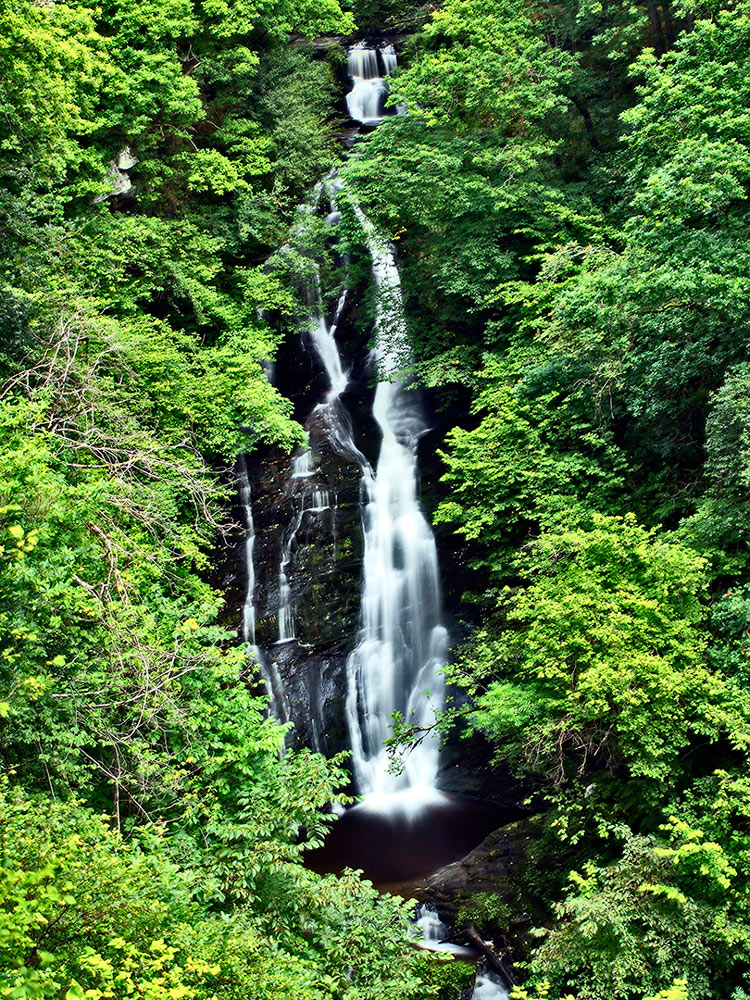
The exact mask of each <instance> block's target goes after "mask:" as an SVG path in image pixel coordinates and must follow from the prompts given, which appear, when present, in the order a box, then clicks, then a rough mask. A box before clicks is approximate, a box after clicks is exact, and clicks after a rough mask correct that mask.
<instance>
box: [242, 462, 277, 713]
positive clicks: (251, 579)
mask: <svg viewBox="0 0 750 1000" xmlns="http://www.w3.org/2000/svg"><path fill="white" fill-rule="evenodd" d="M238 480H239V494H240V505H241V507H242V510H243V513H244V515H245V572H246V574H247V583H246V588H245V602H244V604H243V606H242V640H243V642H244V643H245V648H246V650H247V654H248V658H249V659H250V660H252V661H253V662H254V663H255V664H256V665H257V667H258V670H259V671H260V675H261V678H262V679H263V684H264V686H265V688H266V693H267V695H268V703H269V710H270V712H271V714H272V715H273V717H274V718H276V719H278V720H279V722H288V721H289V704H288V702H287V699H286V695H285V692H284V683H283V681H282V679H281V675H280V674H279V671H278V668H277V667H276V665H275V664H274V663H271V664H269V663H268V661H267V659H266V657H265V656H264V655H263V650H262V649H260V647H259V646H257V645H256V643H255V618H256V611H255V560H254V559H253V553H254V549H255V523H254V520H253V504H252V488H251V486H250V478H249V476H248V470H247V462H246V461H243V462H242V464H241V465H240V468H239V473H238Z"/></svg>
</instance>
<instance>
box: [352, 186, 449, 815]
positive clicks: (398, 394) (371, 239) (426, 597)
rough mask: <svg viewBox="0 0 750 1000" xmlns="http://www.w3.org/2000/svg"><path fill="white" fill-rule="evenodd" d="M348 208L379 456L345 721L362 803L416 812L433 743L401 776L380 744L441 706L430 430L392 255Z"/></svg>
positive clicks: (442, 648)
mask: <svg viewBox="0 0 750 1000" xmlns="http://www.w3.org/2000/svg"><path fill="white" fill-rule="evenodd" d="M353 208H354V211H355V214H356V215H357V218H358V219H359V221H360V224H361V225H362V228H363V231H364V234H365V238H366V241H367V245H368V248H369V251H370V256H371V262H372V274H373V279H374V282H375V285H376V289H377V292H378V299H377V311H376V322H375V341H376V347H375V357H376V362H377V365H378V368H379V371H380V376H381V378H382V379H383V381H380V382H379V383H378V385H377V389H376V391H375V401H374V404H373V415H374V417H375V420H376V421H377V424H378V426H379V428H380V431H381V435H382V439H381V446H380V455H379V458H378V462H377V469H376V471H375V473H374V474H373V473H372V471H371V470H370V469H369V467H367V468H365V469H364V470H363V479H362V484H363V492H364V495H365V508H364V513H363V530H364V537H365V556H364V580H363V588H362V612H361V629H360V633H359V637H358V643H357V646H356V648H355V649H354V651H353V652H352V653H351V655H350V656H349V658H348V662H347V685H348V691H347V700H346V712H347V722H348V726H349V733H350V738H351V744H352V759H353V764H354V771H355V777H356V780H357V786H358V789H359V791H360V792H361V793H363V794H365V795H366V796H367V798H366V800H365V802H366V803H367V804H369V805H370V806H371V807H373V808H379V809H384V810H388V809H390V808H403V807H405V806H406V807H408V808H412V807H415V808H418V806H419V804H420V803H421V802H423V801H425V800H427V801H430V800H434V799H436V798H438V797H439V794H438V793H437V791H436V786H437V773H438V763H439V760H438V755H439V743H438V740H437V738H436V737H435V735H434V734H430V735H429V736H427V737H426V738H425V739H423V740H422V741H421V743H419V745H418V746H417V747H415V748H414V749H413V750H412V751H411V753H410V754H409V755H408V756H407V758H406V760H405V762H404V764H403V769H402V771H401V773H399V774H394V773H391V770H390V769H389V765H390V757H389V755H388V753H387V750H386V748H385V747H384V742H385V740H386V739H387V738H388V737H389V735H390V726H391V716H392V715H393V713H399V714H400V715H401V716H402V717H403V719H404V720H405V721H406V722H407V723H413V724H416V725H417V726H419V727H423V728H426V727H429V726H430V725H431V724H432V723H433V722H434V721H435V710H436V708H438V707H440V706H441V705H442V700H443V688H444V680H443V676H442V673H441V668H442V667H443V666H444V664H445V658H446V646H447V633H446V630H445V628H444V626H443V624H442V621H441V617H442V616H441V600H440V582H439V576H438V563H437V550H436V547H435V539H434V537H433V535H432V531H431V530H430V526H429V525H428V523H427V520H426V518H425V516H424V514H423V512H422V509H421V506H420V504H419V500H418V498H417V443H418V440H419V438H420V436H421V435H422V434H423V433H425V431H426V429H427V428H426V425H425V423H424V417H423V415H422V413H421V410H420V407H419V402H418V399H417V396H416V393H415V392H413V391H409V390H408V389H407V388H406V387H405V386H404V384H403V382H402V381H401V380H400V379H399V377H398V374H397V372H398V369H399V367H400V365H401V363H402V361H403V360H404V359H405V357H406V356H407V354H408V346H407V342H406V329H405V322H404V311H403V300H402V296H401V283H400V278H399V273H398V268H397V267H396V262H395V260H394V257H393V252H392V249H391V247H390V246H389V244H388V243H387V242H386V241H385V240H383V239H382V237H381V236H380V235H379V234H378V233H377V231H376V230H375V227H374V226H373V224H372V223H371V222H370V220H369V219H368V218H367V217H366V216H365V214H364V213H363V211H362V209H361V208H360V207H359V206H358V205H357V204H356V202H355V203H353ZM398 793H402V794H401V795H400V796H399V794H398ZM403 793H407V794H406V795H403ZM394 796H395V797H394Z"/></svg>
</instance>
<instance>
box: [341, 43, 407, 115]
mask: <svg viewBox="0 0 750 1000" xmlns="http://www.w3.org/2000/svg"><path fill="white" fill-rule="evenodd" d="M397 65H398V58H397V56H396V52H395V50H394V48H393V46H392V45H384V46H381V47H380V48H378V49H372V48H368V46H367V43H366V42H360V43H359V44H358V45H355V46H354V47H353V48H351V49H349V55H348V59H347V71H348V73H349V76H350V77H351V78H352V89H351V91H350V92H349V93H348V94H347V95H346V104H347V107H348V109H349V114H350V116H351V117H352V118H353V119H354V120H355V121H358V122H362V124H363V125H377V123H378V122H381V121H382V120H383V118H384V117H385V101H386V98H387V96H388V85H387V83H386V81H385V77H386V76H388V75H389V74H390V73H392V72H393V70H394V69H395V68H396V66H397Z"/></svg>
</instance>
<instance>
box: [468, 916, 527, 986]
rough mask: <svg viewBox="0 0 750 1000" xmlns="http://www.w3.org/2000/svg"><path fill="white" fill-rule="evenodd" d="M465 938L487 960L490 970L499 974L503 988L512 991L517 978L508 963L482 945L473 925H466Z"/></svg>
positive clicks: (487, 946)
mask: <svg viewBox="0 0 750 1000" xmlns="http://www.w3.org/2000/svg"><path fill="white" fill-rule="evenodd" d="M466 936H467V938H468V939H469V941H471V943H472V944H473V945H474V947H475V948H476V949H477V951H480V952H481V953H482V954H483V955H484V957H485V958H486V959H487V962H488V963H489V964H490V965H491V966H492V968H493V969H494V970H495V971H496V972H498V973H499V974H500V976H501V977H502V980H503V983H504V984H505V986H507V987H508V989H512V988H513V987H514V986H518V985H519V984H518V978H517V976H516V974H515V973H514V972H513V969H512V968H511V967H510V965H509V964H508V962H506V961H505V959H503V958H500V956H499V955H497V954H495V952H494V951H493V950H492V948H490V947H489V945H486V944H485V943H484V941H483V940H482V936H481V934H480V933H479V931H478V930H477V929H476V927H475V926H474V924H468V925H467V927H466Z"/></svg>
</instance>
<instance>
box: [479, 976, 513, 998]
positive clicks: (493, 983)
mask: <svg viewBox="0 0 750 1000" xmlns="http://www.w3.org/2000/svg"><path fill="white" fill-rule="evenodd" d="M471 998H472V1000H510V994H509V993H508V990H507V988H506V987H505V986H504V985H503V983H501V982H500V978H499V977H498V976H496V975H494V974H493V973H492V972H489V971H488V970H487V969H483V970H482V971H481V972H480V973H478V974H477V981H476V983H475V984H474V992H473V993H472V994H471Z"/></svg>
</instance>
